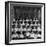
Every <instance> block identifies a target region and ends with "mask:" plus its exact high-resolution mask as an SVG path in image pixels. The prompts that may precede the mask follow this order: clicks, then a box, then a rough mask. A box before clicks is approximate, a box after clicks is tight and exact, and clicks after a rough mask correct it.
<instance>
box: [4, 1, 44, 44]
mask: <svg viewBox="0 0 46 46" xmlns="http://www.w3.org/2000/svg"><path fill="white" fill-rule="evenodd" d="M14 6H26V7H41V10H42V12H41V15H42V16H41V18H42V19H41V20H42V39H40V40H36V39H35V40H30V39H29V40H28V39H26V40H24V39H22V40H21V39H20V40H19V39H18V40H14V41H13V40H11V33H10V32H11V29H12V28H11V23H12V20H13V18H14V8H13V7H14ZM31 43H45V3H37V2H35V3H34V2H16V1H7V2H5V44H6V45H15V44H31Z"/></svg>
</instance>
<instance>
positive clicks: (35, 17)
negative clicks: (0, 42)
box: [5, 1, 45, 44]
mask: <svg viewBox="0 0 46 46" xmlns="http://www.w3.org/2000/svg"><path fill="white" fill-rule="evenodd" d="M44 10H45V4H44V3H33V2H14V1H8V2H5V20H6V27H5V28H6V30H5V43H6V44H23V43H24V44H25V43H42V42H45V25H44V24H45V23H44V22H45V18H44V17H45V13H44V12H45V11H44Z"/></svg>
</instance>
